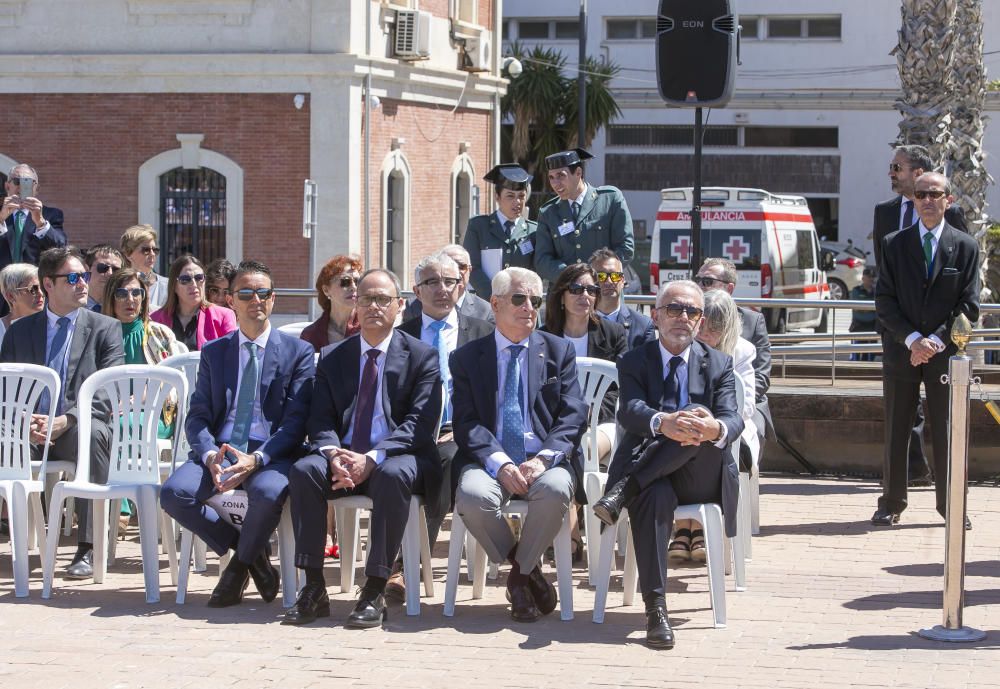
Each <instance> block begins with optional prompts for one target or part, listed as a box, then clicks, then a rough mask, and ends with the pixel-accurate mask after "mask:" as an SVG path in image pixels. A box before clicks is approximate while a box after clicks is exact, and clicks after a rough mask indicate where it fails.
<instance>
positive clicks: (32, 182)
mask: <svg viewBox="0 0 1000 689" xmlns="http://www.w3.org/2000/svg"><path fill="white" fill-rule="evenodd" d="M22 189H24V190H25V192H26V193H28V192H29V190H30V193H28V195H26V196H23V197H22V194H21V190H22ZM4 190H5V192H6V195H5V197H4V200H3V205H2V206H0V270H3V269H4V268H6V267H7V266H8V265H10V264H11V263H31V264H32V265H37V264H38V257H39V256H40V255H41V253H42V252H43V251H45V250H46V249H51V248H53V247H57V246H66V234H65V233H64V232H63V212H62V211H61V210H59V209H58V208H52V207H49V206H45V205H43V204H42V202H41V201H40V200H39V199H38V173H36V172H35V170H34V168H32V167H31V166H30V165H25V164H23V163H22V164H20V165H15V166H14V167H12V168H11V170H10V172H9V173H8V174H7V181H6V182H5V183H4ZM8 311H9V307H8V306H7V302H5V301H2V300H0V316H6V315H7V312H8Z"/></svg>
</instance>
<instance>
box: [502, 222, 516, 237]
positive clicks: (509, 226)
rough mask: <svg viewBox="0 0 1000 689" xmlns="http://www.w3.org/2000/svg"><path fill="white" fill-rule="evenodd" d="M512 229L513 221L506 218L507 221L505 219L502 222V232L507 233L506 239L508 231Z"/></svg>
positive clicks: (508, 235)
mask: <svg viewBox="0 0 1000 689" xmlns="http://www.w3.org/2000/svg"><path fill="white" fill-rule="evenodd" d="M513 229H514V221H513V220H508V221H506V222H505V223H504V224H503V231H504V234H506V235H507V239H510V233H511V230H513Z"/></svg>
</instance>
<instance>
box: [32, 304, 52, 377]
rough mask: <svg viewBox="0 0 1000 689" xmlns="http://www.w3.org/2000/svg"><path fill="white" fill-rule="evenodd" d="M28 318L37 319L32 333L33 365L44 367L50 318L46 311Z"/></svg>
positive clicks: (43, 310)
mask: <svg viewBox="0 0 1000 689" xmlns="http://www.w3.org/2000/svg"><path fill="white" fill-rule="evenodd" d="M28 318H34V319H35V323H34V327H33V328H32V332H31V363H33V364H38V365H39V366H44V365H45V340H46V335H47V334H48V327H49V321H48V318H47V317H46V316H45V309H42V310H41V311H39V312H38V313H36V314H33V315H31V316H28Z"/></svg>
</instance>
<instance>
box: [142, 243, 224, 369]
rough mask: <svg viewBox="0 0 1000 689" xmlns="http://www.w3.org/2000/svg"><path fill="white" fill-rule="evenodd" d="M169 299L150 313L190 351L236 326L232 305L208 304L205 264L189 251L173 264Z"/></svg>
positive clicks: (168, 291)
mask: <svg viewBox="0 0 1000 689" xmlns="http://www.w3.org/2000/svg"><path fill="white" fill-rule="evenodd" d="M167 294H168V296H167V303H166V304H165V305H164V307H163V308H162V309H159V310H158V311H155V312H153V315H152V316H150V318H152V319H153V320H154V321H156V322H157V323H162V324H163V325H165V326H167V327H168V328H170V329H171V330H172V331H173V333H174V336H175V337H176V338H177V341H178V342H180V343H181V344H183V345H184V346H185V347H187V348H188V351H191V352H193V351H196V350H198V351H200V350H201V348H202V347H203V346H205V343H206V342H211V341H212V340H214V339H216V338H218V337H222V336H223V335H226V334H228V333H231V332H233V331H234V330H236V314H234V313H233V312H232V310H231V309H227V308H223V307H221V306H216V305H215V304H209V303H208V301H206V299H205V267H204V266H202V264H201V261H199V260H198V259H197V258H195V257H194V256H191V255H189V254H186V255H184V256H181V257H180V258H178V259H177V260H175V261H174V262H173V263H172V264H171V265H170V278H169V280H168V281H167Z"/></svg>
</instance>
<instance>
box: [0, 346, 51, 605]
mask: <svg viewBox="0 0 1000 689" xmlns="http://www.w3.org/2000/svg"><path fill="white" fill-rule="evenodd" d="M60 387H61V384H60V380H59V374H57V373H56V372H55V371H54V370H52V369H51V368H49V367H47V366H37V365H35V364H0V505H2V504H3V503H4V502H6V503H7V516H8V520H9V524H10V541H11V564H12V565H13V570H14V595H15V596H16V597H18V598H25V597H27V595H28V579H29V576H30V567H29V565H28V551H29V550H30V549H31V547H32V546H31V543H30V542H29V541H30V540H33V539H29V536H28V534H29V530H33V531H34V532H35V533H36V534H37V535H36V538H37V540H38V543H39V545H40V544H41V543H43V542H44V540H45V536H44V534H45V531H44V529H45V519H44V518H43V517H42V499H41V495H42V492H43V491H44V488H45V486H44V482H43V479H44V478H45V475H46V469H47V466H46V465H47V460H48V455H49V439H50V438H51V435H52V419H53V417H54V416H55V413H56V404H57V403H58V401H59V395H60ZM43 390H48V392H49V408H48V409H46V410H40V412H41V413H46V414H48V431H47V432H46V434H45V444H44V445H43V446H42V458H41V461H40V462H39V465H40V471H39V472H38V473H37V474H34V473H33V472H32V461H31V426H30V422H31V415H32V414H33V413H35V409H36V407H37V406H38V399H39V397H40V396H41V394H42V391H43ZM36 475H37V476H38V478H37V479H36V478H35V476H36ZM32 523H33V524H32ZM29 524H31V525H32V526H33V527H34V529H29Z"/></svg>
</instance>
